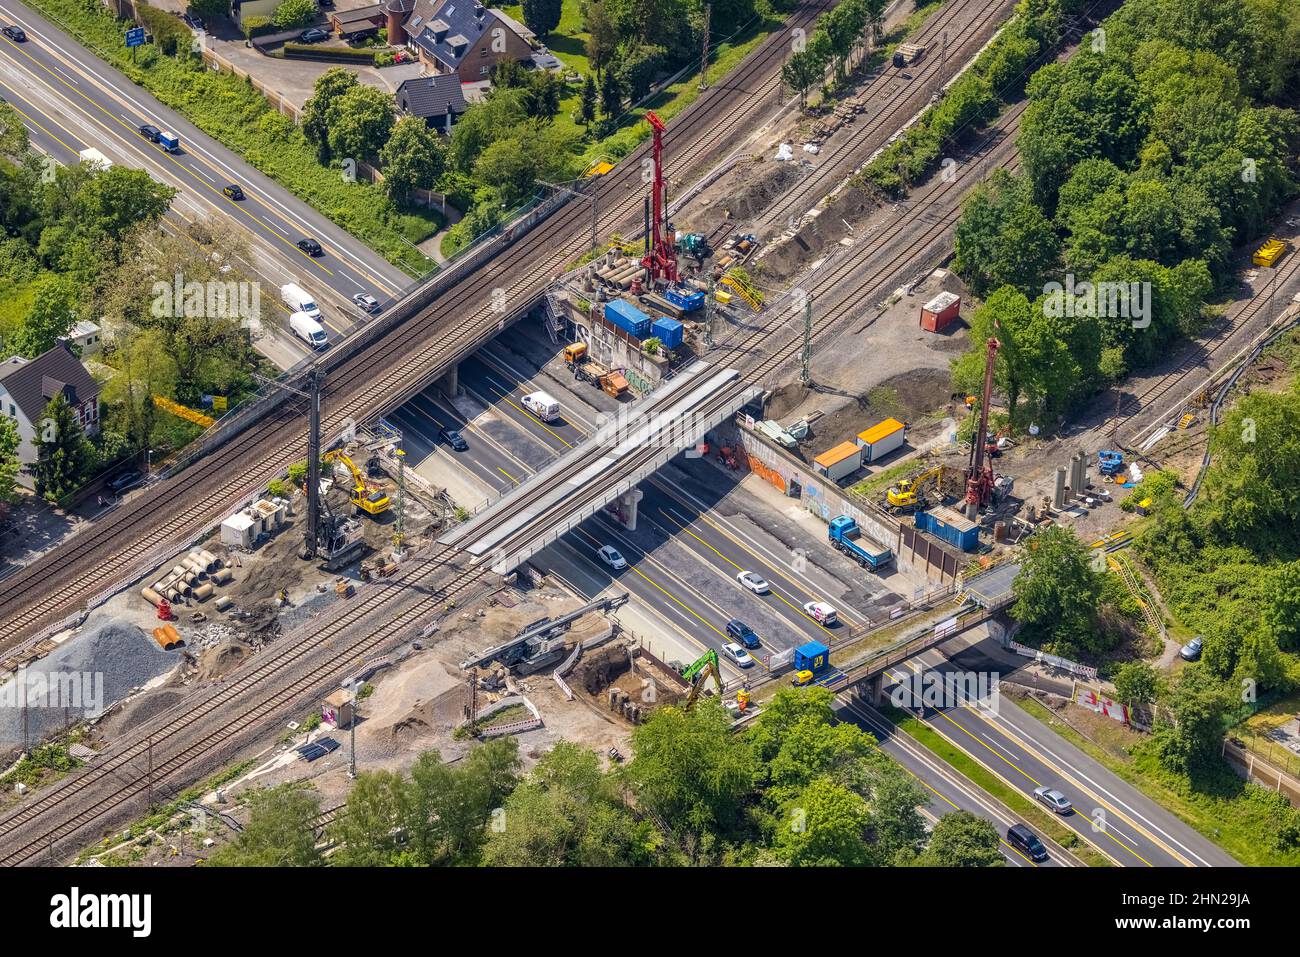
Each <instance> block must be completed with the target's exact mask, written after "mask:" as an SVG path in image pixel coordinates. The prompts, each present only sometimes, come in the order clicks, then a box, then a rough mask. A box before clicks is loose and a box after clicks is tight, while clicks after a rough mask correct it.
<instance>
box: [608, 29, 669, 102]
mask: <svg viewBox="0 0 1300 957" xmlns="http://www.w3.org/2000/svg"><path fill="white" fill-rule="evenodd" d="M666 54H667V51H666V50H664V48H663V47H661V46H657V45H653V44H648V43H642V44H638V45H637V46H635V47H632V48H629V49H626V50H624V51H623V57H622V59H621V60H620V61H619V65H618V70H619V76H620V78H621V79H622V81H623V89H624V90H626V91H627V93H628V95H630V96H631V97H632V99H633V100H639V99H641V98H642V97H643V96H645V95H646V94H647V93H649V92H650V87H651V86H652V85H653V84H654V81H655V77H656V76H658V75H659V73H660V71H661V70H662V68H663V63H664V58H665V56H666Z"/></svg>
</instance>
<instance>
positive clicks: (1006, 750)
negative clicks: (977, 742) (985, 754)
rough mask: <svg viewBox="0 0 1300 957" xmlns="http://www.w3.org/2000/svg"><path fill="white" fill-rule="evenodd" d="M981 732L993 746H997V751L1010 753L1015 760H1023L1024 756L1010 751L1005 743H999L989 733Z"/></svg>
mask: <svg viewBox="0 0 1300 957" xmlns="http://www.w3.org/2000/svg"><path fill="white" fill-rule="evenodd" d="M982 734H983V737H984V740H986V741H988V743H989V744H991V745H993V747H995V748H997V749H998V750H999V751H1005V752H1006V753H1007V754H1009V755H1011V756H1012V757H1013V758H1015V759H1016V760H1017V761H1023V760H1024V758H1022V757H1021V756H1020V755H1018V754H1016V752H1014V751H1012V750H1011V749H1010V748H1008V747H1006V746H1005V745H1003V744H1001V743H1000V742H999V741H998V740H997V739H996V738H994V737H993V736H992V735H991V734H987V733H982Z"/></svg>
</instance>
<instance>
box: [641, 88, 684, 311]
mask: <svg viewBox="0 0 1300 957" xmlns="http://www.w3.org/2000/svg"><path fill="white" fill-rule="evenodd" d="M645 120H646V122H647V123H649V124H650V129H651V130H652V131H653V133H654V143H653V147H652V150H653V153H652V155H653V157H654V183H653V186H654V191H653V193H652V195H651V198H650V209H649V210H648V211H647V212H648V215H647V217H646V218H647V219H648V220H649V222H647V223H646V251H645V256H644V257H642V259H641V265H642V266H644V267H645V269H646V280H647V284H648V285H653V283H654V281H655V280H656V279H663V280H665V281H666V282H670V283H675V282H677V244H676V243H675V242H674V240H673V236H672V235H671V233H670V232H669V229H668V223H667V216H668V188H667V186H666V184H665V182H664V140H663V134H664V130H665V129H666V128H667V127H665V126H664V121H663V120H661V119H659V117H658V116H657V115H656V114H655V111H654V110H648V111H647V112H646V115H645Z"/></svg>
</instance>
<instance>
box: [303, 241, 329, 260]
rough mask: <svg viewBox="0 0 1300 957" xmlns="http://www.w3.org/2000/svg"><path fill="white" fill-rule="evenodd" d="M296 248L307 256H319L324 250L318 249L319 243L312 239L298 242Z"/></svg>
mask: <svg viewBox="0 0 1300 957" xmlns="http://www.w3.org/2000/svg"><path fill="white" fill-rule="evenodd" d="M298 248H299V249H301V250H302V251H303V252H305V253H306V254H307V255H308V256H319V255H320V254H321V253H323V252H325V250H323V249H321V248H320V243H318V242H316V240H314V239H300V240H298Z"/></svg>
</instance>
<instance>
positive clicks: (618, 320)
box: [605, 299, 650, 339]
mask: <svg viewBox="0 0 1300 957" xmlns="http://www.w3.org/2000/svg"><path fill="white" fill-rule="evenodd" d="M605 318H606V319H608V320H609V321H610V322H612V323H614V325H616V326H618V327H619V328H620V329H622V330H623V331H624V332H626V333H627V334H628V335H629V336H633V337H634V338H637V339H646V338H648V337H649V336H650V317H649V316H647V315H646V314H645V313H644V312H642V311H641V310H640V309H638V308H637V307H636V306H634V305H632V304H631V303H630V302H627V301H625V300H623V299H611V300H610V301H609V302H607V303H605Z"/></svg>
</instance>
